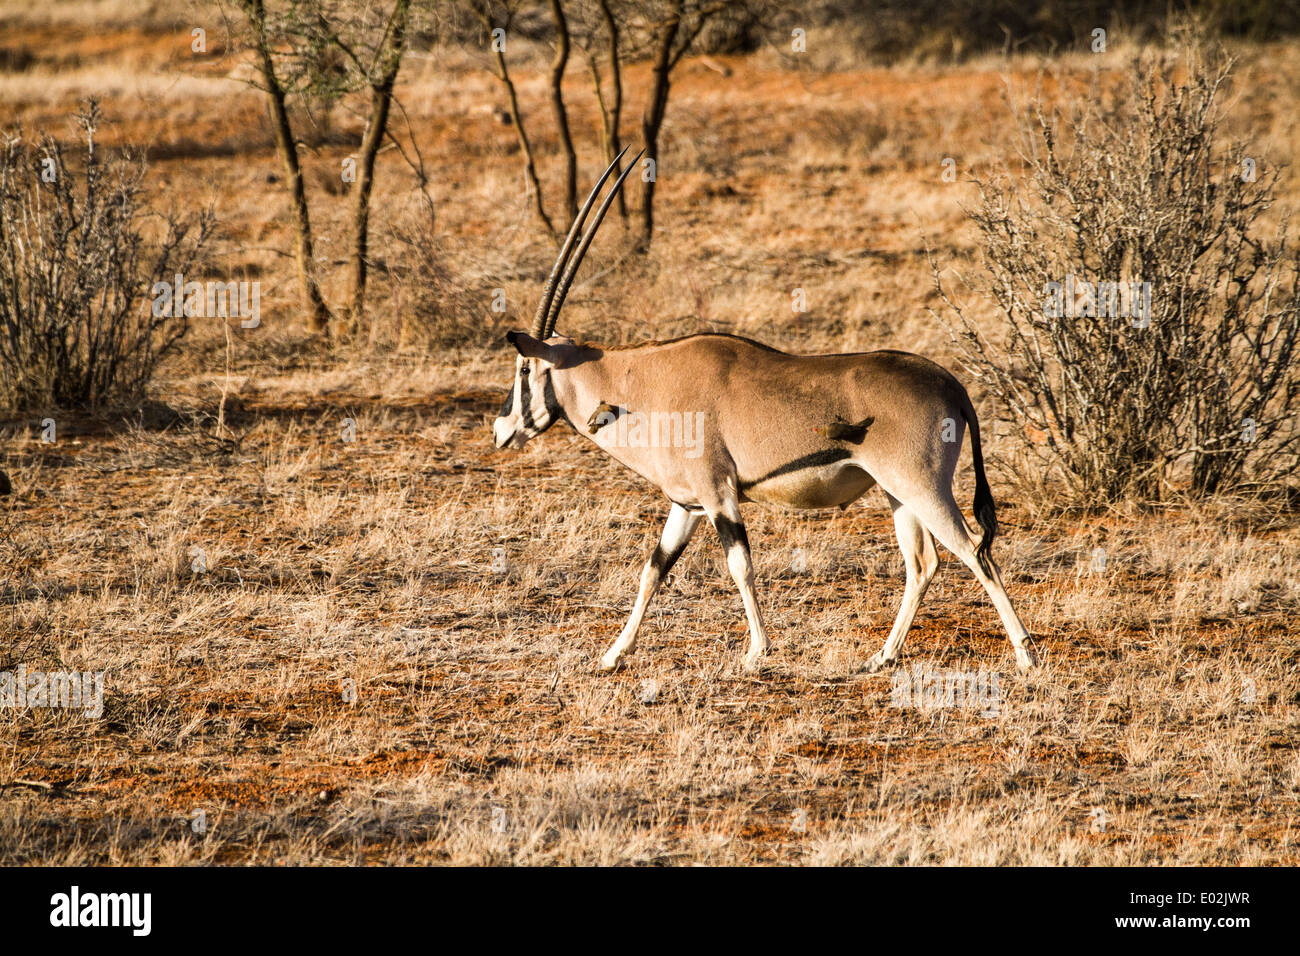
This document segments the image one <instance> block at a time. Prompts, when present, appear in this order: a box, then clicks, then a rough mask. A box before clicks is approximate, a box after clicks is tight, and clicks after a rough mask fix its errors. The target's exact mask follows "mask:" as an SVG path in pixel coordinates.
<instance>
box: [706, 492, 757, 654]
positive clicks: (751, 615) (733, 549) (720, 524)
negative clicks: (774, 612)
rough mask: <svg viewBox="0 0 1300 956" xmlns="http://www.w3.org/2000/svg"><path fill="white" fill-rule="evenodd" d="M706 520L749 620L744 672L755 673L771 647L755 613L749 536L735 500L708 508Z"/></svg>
mask: <svg viewBox="0 0 1300 956" xmlns="http://www.w3.org/2000/svg"><path fill="white" fill-rule="evenodd" d="M707 512H708V515H709V521H711V522H712V523H713V527H714V528H715V529H716V530H717V532H718V539H719V540H720V541H721V542H722V550H723V551H725V552H726V554H727V569H728V570H729V571H731V577H732V578H733V579H734V580H735V582H736V587H737V588H738V589H739V590H740V599H741V601H742V602H744V605H745V617H746V618H747V619H748V620H749V651H748V652H747V653H746V654H745V670H747V671H750V672H753V671H756V670H758V668H759V666H760V664H761V663H762V659H763V654H764V653H766V652H767V649H768V647H769V646H770V645H769V643H768V640H767V629H766V628H765V627H764V626H763V617H762V615H761V614H760V613H759V611H758V598H757V596H756V595H755V593H754V562H753V559H752V558H751V556H750V553H749V536H748V535H747V534H746V533H745V523H744V522H743V521H742V520H741V518H740V505H739V503H738V502H736V501H735V500H734V499H731V500H727V501H724V502H723V503H722V504H721V505H720V506H718V507H717V508H708V509H707Z"/></svg>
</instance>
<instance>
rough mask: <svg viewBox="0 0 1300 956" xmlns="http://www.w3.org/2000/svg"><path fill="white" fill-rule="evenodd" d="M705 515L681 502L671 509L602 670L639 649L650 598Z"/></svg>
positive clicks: (609, 667) (612, 666)
mask: <svg viewBox="0 0 1300 956" xmlns="http://www.w3.org/2000/svg"><path fill="white" fill-rule="evenodd" d="M702 517H704V515H703V513H702V512H699V511H694V512H692V511H690V510H688V509H686V508H683V507H682V506H681V505H679V504H676V503H674V504H673V507H672V510H671V511H669V512H668V520H667V521H666V522H665V523H664V530H663V534H662V535H660V537H659V544H658V545H657V546H656V547H655V549H654V551H652V552H651V554H650V558H649V560H648V561H646V564H645V569H644V570H643V571H642V572H641V588H640V590H639V591H638V592H637V596H636V604H635V605H633V607H632V615H631V617H629V618H628V619H627V624H626V625H624V627H623V630H622V632H621V633H620V634H619V635H618V639H617V640H616V641H614V643H613V644H612V645H611V646H610V648H609V650H607V651H606V652H605V656H604V657H602V658H601V659H600V666H601V669H602V670H607V671H612V670H613V669H614V668H615V667H617V666H618V662H619V659H620V658H621V657H622V656H623V655H624V654H628V653H631V651H632V650H633V649H635V647H636V634H637V631H638V630H639V629H640V627H641V619H642V618H644V617H645V612H646V608H647V607H649V605H650V599H651V598H652V597H654V594H655V592H656V591H657V590H659V585H660V584H662V583H663V579H664V578H665V577H666V576H667V574H668V572H669V570H671V569H672V566H673V565H674V564H675V563H676V561H677V559H678V558H680V557H681V556H682V552H683V551H684V550H686V545H687V544H689V543H690V540H691V535H692V534H694V533H695V529H696V528H697V527H698V526H699V523H700V519H701V518H702Z"/></svg>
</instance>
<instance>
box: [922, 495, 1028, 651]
mask: <svg viewBox="0 0 1300 956" xmlns="http://www.w3.org/2000/svg"><path fill="white" fill-rule="evenodd" d="M945 499H946V500H945ZM907 506H908V507H909V508H911V510H912V511H913V512H915V514H916V516H917V517H918V518H920V519H921V521H922V523H924V524H925V526H926V527H927V528H929V529H930V531H931V533H932V534H933V535H934V536H935V537H936V538H938V539H939V541H940V542H941V543H942V544H943V546H944V547H945V548H947V549H948V550H949V551H951V552H952V553H953V554H955V555H957V557H958V558H960V559H961V561H962V563H963V564H964V565H966V567H968V568H970V569H971V572H972V573H973V574H974V575H975V578H976V580H978V581H979V583H980V584H982V585H983V586H984V590H985V591H986V592H988V596H989V599H990V600H991V601H992V602H993V606H994V607H995V608H997V611H998V616H999V617H1000V618H1002V626H1003V627H1004V628H1006V631H1007V637H1009V638H1011V644H1012V646H1013V647H1015V649H1016V666H1017V667H1019V669H1020V670H1022V671H1026V670H1029V668H1031V667H1033V666H1034V665H1035V664H1037V663H1038V659H1037V657H1036V656H1035V654H1034V651H1033V648H1032V647H1030V646H1029V632H1028V631H1026V630H1025V625H1023V624H1022V623H1020V618H1018V617H1017V616H1016V612H1015V608H1013V607H1012V606H1011V598H1010V597H1008V596H1007V589H1006V588H1005V587H1003V585H1002V575H1001V573H1000V572H999V571H998V566H997V565H996V564H994V563H993V559H992V558H991V557H990V558H989V561H988V567H989V569H988V571H987V572H986V571H985V570H984V568H982V567H980V563H979V561H978V559H977V558H976V557H975V547H976V545H977V544H978V543H979V536H978V535H975V534H972V533H971V530H970V528H969V527H967V525H966V519H965V518H963V517H962V513H961V509H960V508H958V507H957V502H956V501H954V500H953V498H952V493H951V492H949V493H948V494H947V495H946V496H944V497H943V498H940V499H939V500H935V499H934V498H931V497H920V498H918V499H916V500H912V501H908V502H907Z"/></svg>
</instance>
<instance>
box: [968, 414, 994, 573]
mask: <svg viewBox="0 0 1300 956" xmlns="http://www.w3.org/2000/svg"><path fill="white" fill-rule="evenodd" d="M962 413H963V415H965V417H966V424H967V425H969V426H970V452H971V459H972V460H973V462H974V464H975V520H976V521H978V522H979V526H980V528H982V529H983V531H984V535H983V537H981V538H980V543H979V546H978V547H977V548H976V549H975V559H976V560H977V561H979V563H980V567H981V568H983V569H984V573H985V574H989V575H991V574H992V573H993V569H992V567H991V566H990V565H989V561H990V559H991V558H992V557H993V539H994V537H996V535H997V533H998V515H997V511H996V510H995V508H994V505H993V492H992V491H990V490H989V480H988V476H986V475H985V474H984V450H983V449H982V448H981V447H980V426H979V422H978V421H976V420H975V409H974V407H972V406H971V405H970V400H969V399H967V401H966V407H965V408H964V409H962Z"/></svg>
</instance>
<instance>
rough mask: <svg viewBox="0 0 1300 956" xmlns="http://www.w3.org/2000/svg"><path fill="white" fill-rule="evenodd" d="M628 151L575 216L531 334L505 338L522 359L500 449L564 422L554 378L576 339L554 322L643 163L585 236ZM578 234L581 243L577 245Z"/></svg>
mask: <svg viewBox="0 0 1300 956" xmlns="http://www.w3.org/2000/svg"><path fill="white" fill-rule="evenodd" d="M626 152H627V149H626V148H624V150H623V152H621V153H619V154H618V155H617V156H616V157H614V161H613V162H612V163H610V164H609V168H608V169H606V170H605V172H604V174H603V175H602V176H601V177H600V179H598V180H596V185H595V186H594V187H592V190H591V195H589V196H588V197H587V201H586V202H585V203H583V205H582V209H580V210H579V211H578V215H577V216H576V217H574V220H573V225H572V226H571V227H570V229H569V234H568V236H566V237H565V239H564V245H563V246H561V247H560V254H559V256H558V257H557V258H556V260H555V266H554V267H553V268H552V269H551V274H550V276H548V277H547V279H546V287H545V288H544V289H543V290H542V301H541V302H540V303H539V304H538V306H537V315H536V317H535V318H534V320H533V330H532V334H531V335H529V334H526V333H524V332H510V333H508V334H507V335H506V339H507V341H509V342H510V344H511V345H513V346H514V347H515V349H516V350H517V351H518V352H519V357H518V358H517V359H516V360H515V381H514V384H513V385H512V386H511V388H510V394H509V395H507V396H506V400H505V404H504V405H502V406H501V411H500V413H498V415H497V417H496V420H495V421H494V422H493V423H492V435H493V438H494V439H495V440H496V446H497V447H498V448H505V447H507V446H510V447H513V448H522V447H523V446H524V445H525V444H526V443H527V442H528V440H529V439H530V438H533V437H535V436H537V435H540V434H541V433H542V432H544V431H546V429H548V428H550V427H551V426H552V425H553V424H555V422H556V421H557V420H558V419H560V418H563V417H564V410H563V409H562V408H561V407H560V404H559V402H558V401H557V400H556V397H555V384H554V382H553V381H552V378H551V375H552V373H553V372H554V371H555V370H556V369H557V368H562V367H564V364H565V359H566V358H567V357H569V356H572V355H573V354H574V353H575V352H576V351H577V348H576V346H575V345H574V344H573V340H572V339H567V338H564V337H563V336H556V335H555V320H556V319H557V318H559V315H560V309H561V308H562V307H563V306H564V299H565V296H567V295H568V294H569V287H570V286H571V285H572V284H573V277H574V276H575V275H576V274H577V272H578V266H580V265H582V257H583V256H585V255H586V254H587V247H588V246H590V245H591V240H592V239H593V238H594V237H595V235H596V230H597V229H598V228H600V223H601V220H603V219H604V218H605V213H606V212H608V211H609V205H610V203H611V202H613V200H614V196H615V195H617V193H618V191H619V189H620V188H621V187H622V186H623V180H625V179H626V178H627V175H628V173H630V172H631V171H632V169H633V167H635V166H636V163H637V160H639V159H640V158H641V153H637V155H636V156H635V157H634V158H633V159H632V162H630V163H628V165H627V168H625V169H624V170H623V172H622V173H621V174H620V175H619V177H618V179H616V180H614V185H613V187H612V188H611V189H610V191H609V193H608V194H607V195H606V196H605V200H604V202H602V203H601V204H600V208H599V209H597V210H596V218H595V219H593V220H592V223H591V225H590V226H589V227H588V228H587V231H586V232H582V225H583V223H584V222H585V221H586V218H587V213H589V212H590V211H591V207H592V205H593V204H594V203H595V202H596V196H597V195H598V194H599V193H600V190H601V187H602V186H604V185H605V181H606V180H608V179H609V177H610V174H611V173H613V172H614V170H615V169H616V168H617V167H618V164H619V162H620V161H621V160H622V159H623V154H624V153H626ZM643 152H644V151H643ZM580 232H581V233H582V238H581V240H580V241H579V240H578V234H579V233H580ZM575 245H576V248H575Z"/></svg>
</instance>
